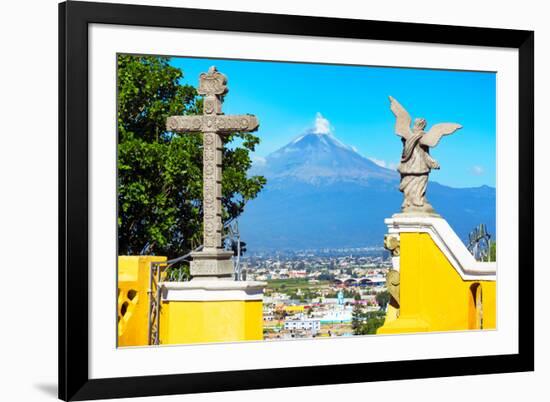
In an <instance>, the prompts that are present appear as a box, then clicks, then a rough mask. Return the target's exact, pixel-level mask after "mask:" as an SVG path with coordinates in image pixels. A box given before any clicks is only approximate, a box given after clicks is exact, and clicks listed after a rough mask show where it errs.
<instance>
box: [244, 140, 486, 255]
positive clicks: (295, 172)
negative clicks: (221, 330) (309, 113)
mask: <svg viewBox="0 0 550 402" xmlns="http://www.w3.org/2000/svg"><path fill="white" fill-rule="evenodd" d="M251 173H252V174H261V175H264V176H265V177H266V178H267V180H268V181H267V185H266V187H265V188H264V189H263V190H262V192H261V193H260V194H259V196H258V198H257V199H255V200H252V201H251V202H249V204H248V205H247V206H246V208H245V212H244V213H243V215H242V216H241V218H240V219H239V225H240V230H241V236H242V238H243V240H244V241H246V242H247V244H248V250H250V251H251V252H254V251H260V250H275V249H279V250H280V249H306V248H340V247H367V246H381V245H382V242H383V238H384V234H385V233H386V226H385V225H384V219H385V218H388V217H391V215H392V214H394V213H396V212H399V211H400V205H401V202H402V194H401V193H400V192H399V190H398V187H399V174H398V173H397V172H396V171H394V170H390V169H386V168H383V167H380V166H378V165H376V164H375V163H373V162H372V161H370V160H369V159H367V158H364V157H363V156H361V155H360V154H358V153H357V152H356V151H354V150H353V149H352V148H351V147H349V146H347V145H345V144H343V143H341V142H340V141H339V140H337V139H336V138H335V137H334V136H332V135H331V134H320V133H315V132H309V133H306V134H305V135H303V136H300V137H298V138H297V139H295V140H294V141H292V142H290V143H289V144H287V145H286V146H284V147H282V148H281V149H279V150H277V151H275V152H273V153H272V154H270V155H269V156H268V157H267V158H266V160H265V163H263V164H261V165H259V166H255V167H254V168H253V169H252V171H251ZM428 198H429V200H430V202H431V203H432V205H433V206H434V207H435V209H436V211H438V213H440V214H441V215H442V216H443V217H445V218H446V219H447V220H448V222H449V223H450V225H451V226H452V227H453V228H454V229H455V231H456V232H457V234H458V235H459V236H460V237H461V238H462V239H463V240H465V239H466V238H467V235H468V232H469V231H470V230H472V229H473V228H474V227H475V226H476V225H477V224H479V223H485V224H486V225H487V227H488V229H489V231H490V232H491V233H494V227H495V189H494V188H490V187H487V186H483V187H479V188H468V189H456V188H451V187H447V186H444V185H441V184H439V183H435V182H431V183H430V185H429V187H428Z"/></svg>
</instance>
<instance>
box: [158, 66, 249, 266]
mask: <svg viewBox="0 0 550 402" xmlns="http://www.w3.org/2000/svg"><path fill="white" fill-rule="evenodd" d="M197 91H198V93H199V94H200V95H203V96H204V104H203V115H202V116H170V117H168V119H167V120H166V129H167V130H169V131H173V132H178V133H195V132H202V133H203V182H204V184H203V209H204V211H203V227H204V238H203V241H204V249H203V251H201V252H198V253H194V254H193V261H192V263H191V274H192V275H194V276H208V275H211V276H212V275H213V276H216V275H219V276H224V277H227V276H228V275H230V274H231V273H232V264H231V261H230V259H231V255H232V253H231V252H229V253H227V252H224V251H223V246H222V229H223V225H222V203H221V196H222V187H221V186H222V183H221V179H222V170H221V166H222V157H223V141H222V137H221V136H222V135H224V134H228V133H231V132H235V131H247V132H251V131H255V130H256V129H257V128H258V125H259V124H258V119H257V118H256V116H253V115H250V114H245V115H230V116H225V115H223V113H222V104H223V99H224V96H225V95H226V94H227V92H228V90H227V77H226V76H225V75H223V74H222V73H220V72H218V70H217V69H216V67H211V68H210V69H209V70H208V72H207V73H202V74H201V75H200V79H199V88H198V90H197Z"/></svg>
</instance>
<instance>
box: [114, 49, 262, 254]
mask: <svg viewBox="0 0 550 402" xmlns="http://www.w3.org/2000/svg"><path fill="white" fill-rule="evenodd" d="M169 62H170V59H169V58H167V57H156V56H133V55H119V56H118V70H117V89H118V251H119V254H134V255H135V254H156V255H167V256H169V257H176V256H179V255H182V254H185V253H187V252H188V251H189V250H190V249H192V248H193V247H195V246H197V245H199V244H201V243H202V136H201V135H200V134H198V133H197V134H176V133H172V132H167V131H166V129H165V124H166V118H167V117H168V116H172V115H186V114H187V115H192V114H201V113H202V99H201V98H199V97H198V96H197V91H196V89H195V88H194V87H192V86H190V85H181V84H180V81H181V79H182V77H183V73H182V71H181V70H180V69H178V68H175V67H173V66H171V65H170V63H169ZM235 139H239V140H238V141H235V143H237V145H234V144H232V146H231V147H225V150H224V155H223V158H224V161H223V163H224V170H223V178H222V183H223V186H222V187H223V188H222V190H223V194H222V195H223V199H222V205H223V207H224V213H223V220H224V222H225V221H228V220H230V219H233V218H236V217H237V216H239V215H240V214H241V213H242V212H243V210H244V206H245V204H246V202H247V201H248V200H250V199H253V198H254V197H256V196H257V194H258V193H259V191H260V190H261V189H262V187H263V186H264V184H265V178H263V177H261V176H254V177H248V176H247V171H248V169H249V168H250V166H251V164H252V162H251V159H250V156H249V153H250V152H251V151H254V149H255V147H256V145H257V144H258V143H259V138H258V137H257V136H255V135H253V134H250V133H232V134H231V135H228V136H226V137H225V138H224V143H225V144H227V143H229V142H232V141H233V140H235Z"/></svg>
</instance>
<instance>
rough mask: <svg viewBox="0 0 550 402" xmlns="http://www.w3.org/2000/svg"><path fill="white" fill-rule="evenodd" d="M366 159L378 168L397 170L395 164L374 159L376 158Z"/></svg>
mask: <svg viewBox="0 0 550 402" xmlns="http://www.w3.org/2000/svg"><path fill="white" fill-rule="evenodd" d="M367 159H369V160H370V161H371V162H374V163H376V164H377V165H378V166H380V167H383V168H386V169H390V170H397V163H393V162H386V161H385V160H382V159H376V158H373V157H368V158H367Z"/></svg>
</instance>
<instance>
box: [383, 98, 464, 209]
mask: <svg viewBox="0 0 550 402" xmlns="http://www.w3.org/2000/svg"><path fill="white" fill-rule="evenodd" d="M390 109H391V111H392V112H393V114H394V115H395V133H396V134H397V135H399V136H401V141H402V142H403V153H402V154H401V163H400V164H399V166H398V168H397V171H398V172H399V173H400V174H401V183H400V185H399V191H401V192H402V193H403V204H402V205H401V211H402V212H403V213H421V214H428V215H429V214H433V215H437V214H436V213H435V210H434V209H433V207H432V206H431V205H430V203H429V202H428V200H427V199H426V187H427V186H428V176H429V174H430V171H431V170H432V169H439V163H437V161H436V160H435V159H433V158H432V157H431V156H430V148H433V147H435V146H436V145H437V144H438V143H439V140H440V139H441V137H443V136H444V135H448V134H452V133H454V132H455V131H456V130H458V129H460V128H462V126H461V125H460V124H456V123H439V124H435V125H433V126H432V128H431V129H430V130H429V131H428V132H427V133H426V132H425V131H424V129H425V128H426V120H425V119H422V118H417V119H414V125H413V127H412V130H411V116H410V115H409V113H408V112H407V111H406V110H405V108H404V107H403V106H401V104H400V103H399V102H397V100H395V99H394V98H392V97H391V96H390Z"/></svg>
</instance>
